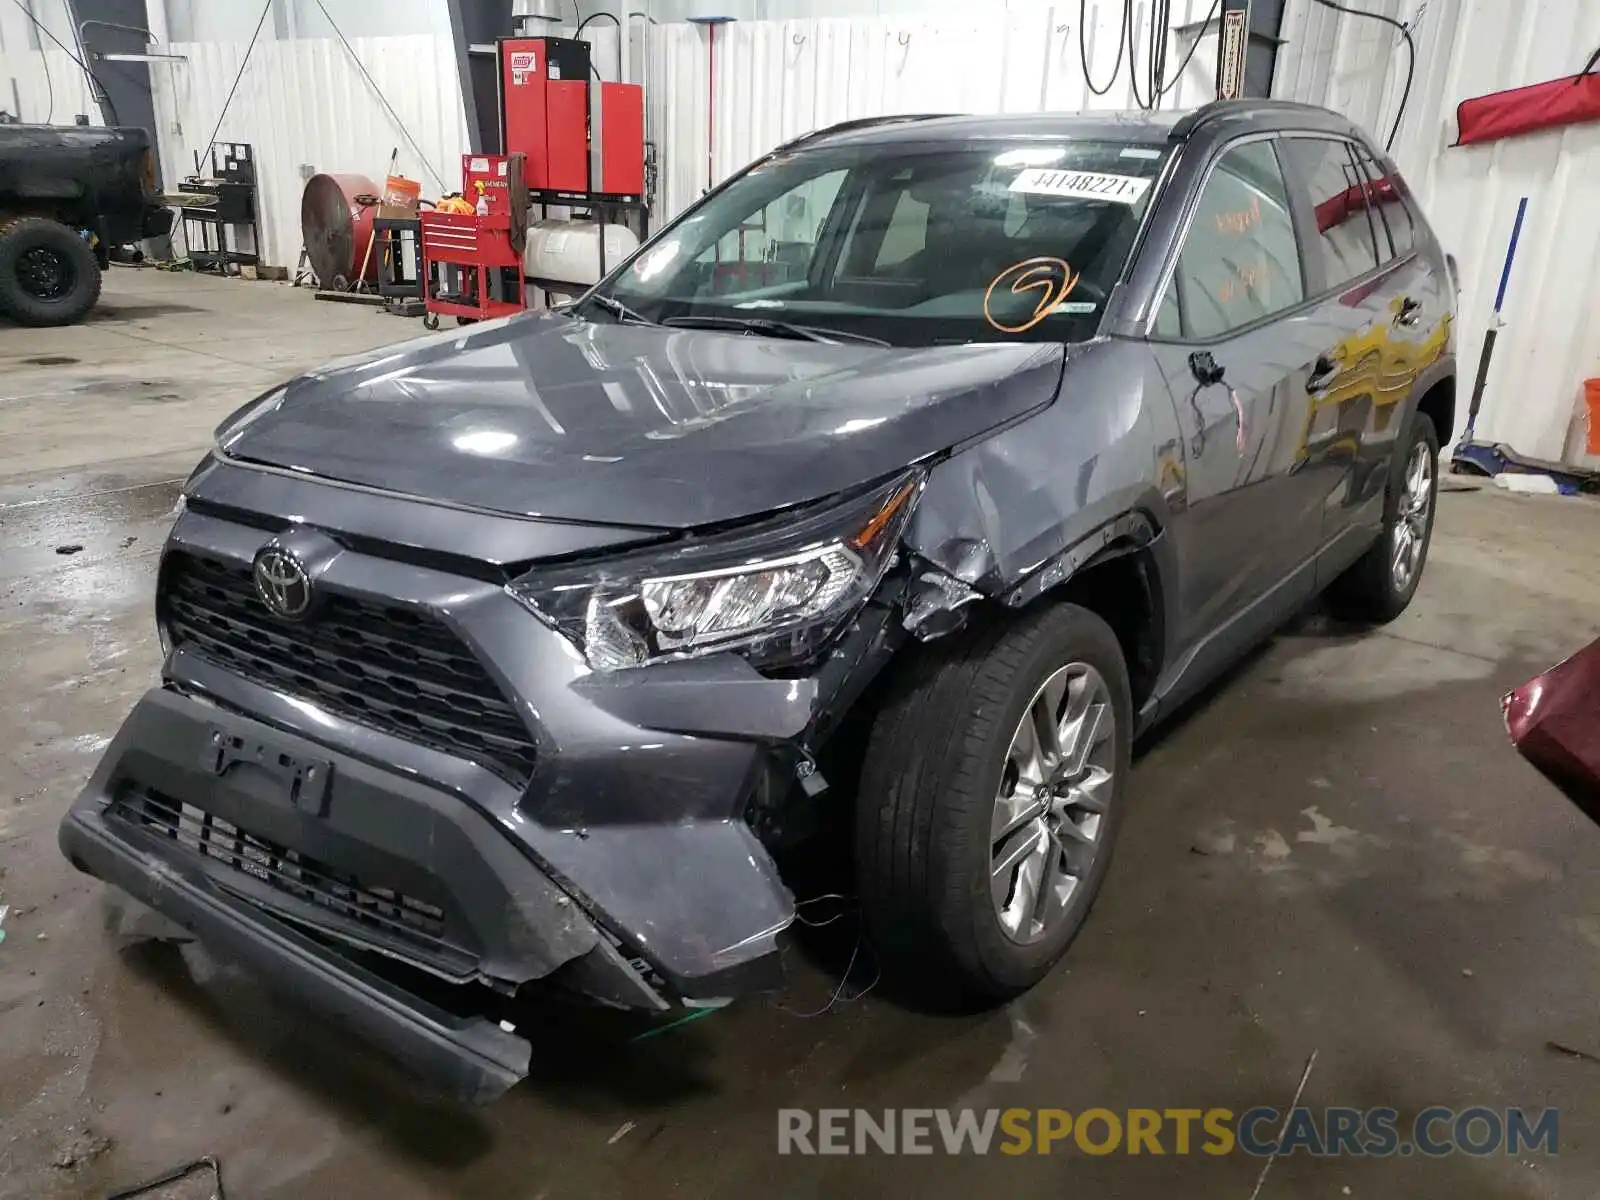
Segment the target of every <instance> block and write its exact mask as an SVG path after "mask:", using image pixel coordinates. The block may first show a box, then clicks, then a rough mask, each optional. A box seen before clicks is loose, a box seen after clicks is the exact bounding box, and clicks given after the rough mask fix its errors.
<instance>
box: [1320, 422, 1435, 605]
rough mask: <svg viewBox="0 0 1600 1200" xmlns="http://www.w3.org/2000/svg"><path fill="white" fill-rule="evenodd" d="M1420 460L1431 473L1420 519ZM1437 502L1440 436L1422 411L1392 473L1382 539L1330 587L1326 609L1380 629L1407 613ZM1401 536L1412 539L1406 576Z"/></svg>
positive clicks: (1424, 561) (1423, 563)
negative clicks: (1399, 563) (1415, 492)
mask: <svg viewBox="0 0 1600 1200" xmlns="http://www.w3.org/2000/svg"><path fill="white" fill-rule="evenodd" d="M1419 459H1420V460H1421V461H1422V462H1423V463H1425V465H1426V475H1427V479H1426V486H1425V487H1424V488H1423V489H1421V490H1422V491H1423V493H1424V499H1423V506H1422V509H1421V511H1420V518H1419V515H1418V510H1417V508H1416V501H1415V499H1414V498H1413V497H1412V495H1411V489H1410V486H1409V485H1410V483H1411V482H1412V481H1413V480H1414V478H1415V475H1414V472H1415V470H1416V464H1417V462H1418V460H1419ZM1438 500H1439V435H1438V434H1437V433H1435V432H1434V428H1433V421H1432V420H1431V419H1430V418H1429V417H1428V416H1427V415H1426V414H1424V413H1420V412H1419V413H1415V414H1413V415H1412V418H1411V425H1410V428H1409V429H1408V431H1407V437H1406V438H1405V441H1404V443H1403V448H1402V449H1401V450H1400V452H1399V453H1398V454H1397V455H1396V456H1395V459H1394V462H1393V465H1392V468H1391V470H1390V473H1389V484H1388V488H1387V490H1386V491H1385V493H1384V500H1383V533H1382V535H1381V536H1380V537H1379V538H1378V540H1377V541H1376V542H1374V543H1373V544H1372V547H1371V548H1370V549H1369V550H1368V551H1367V552H1366V553H1365V554H1363V555H1362V556H1361V557H1360V558H1359V559H1357V560H1356V561H1355V563H1354V564H1352V565H1351V567H1350V568H1349V569H1348V570H1346V571H1345V573H1344V574H1343V575H1341V576H1339V578H1338V579H1336V580H1334V581H1333V584H1332V585H1331V586H1330V587H1329V588H1328V607H1329V608H1330V609H1331V610H1332V611H1333V613H1334V615H1335V616H1338V617H1341V618H1343V619H1344V620H1347V621H1358V622H1361V623H1364V624H1372V625H1381V624H1383V623H1384V622H1386V621H1392V620H1394V619H1395V618H1396V617H1398V616H1399V615H1400V614H1401V613H1403V612H1404V611H1405V610H1406V606H1407V605H1409V604H1410V603H1411V598H1412V597H1413V596H1415V595H1416V594H1417V584H1418V583H1420V582H1421V580H1422V572H1423V568H1424V567H1426V566H1427V562H1428V546H1429V543H1431V542H1432V540H1433V521H1434V516H1435V514H1436V512H1437V510H1438ZM1402 507H1404V511H1402ZM1419 521H1420V526H1419ZM1401 538H1407V539H1409V540H1408V541H1407V546H1408V547H1411V548H1413V549H1412V553H1411V555H1410V556H1408V557H1410V560H1411V567H1410V569H1409V571H1407V572H1405V574H1404V577H1403V578H1402V577H1401V575H1400V573H1399V571H1398V569H1397V568H1396V566H1395V561H1396V557H1397V555H1398V553H1399V541H1400V539H1401Z"/></svg>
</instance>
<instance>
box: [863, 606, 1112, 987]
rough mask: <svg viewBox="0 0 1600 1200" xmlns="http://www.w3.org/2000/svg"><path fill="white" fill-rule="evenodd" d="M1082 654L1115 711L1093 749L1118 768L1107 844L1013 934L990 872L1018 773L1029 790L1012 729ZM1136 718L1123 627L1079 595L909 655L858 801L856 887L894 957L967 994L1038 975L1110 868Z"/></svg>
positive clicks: (1106, 794)
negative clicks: (1046, 911) (1028, 926)
mask: <svg viewBox="0 0 1600 1200" xmlns="http://www.w3.org/2000/svg"><path fill="white" fill-rule="evenodd" d="M1072 664H1076V665H1077V666H1078V667H1083V668H1087V669H1089V670H1090V671H1092V673H1093V676H1094V677H1097V678H1098V680H1099V681H1100V683H1101V684H1103V685H1104V686H1103V690H1102V691H1101V692H1100V693H1099V694H1100V696H1101V698H1102V700H1103V701H1104V703H1103V704H1102V705H1101V706H1100V708H1101V712H1102V719H1107V718H1109V719H1110V720H1111V728H1110V730H1109V732H1108V733H1106V734H1105V735H1104V736H1103V737H1101V738H1100V739H1098V740H1097V745H1096V747H1095V749H1094V755H1093V757H1094V758H1095V760H1096V761H1097V762H1101V763H1103V767H1096V768H1095V769H1096V770H1101V769H1108V770H1109V780H1108V781H1107V780H1101V781H1100V783H1099V784H1098V785H1097V787H1096V794H1097V795H1098V796H1099V803H1100V804H1101V806H1102V807H1103V809H1104V811H1103V812H1101V813H1099V814H1098V815H1099V820H1098V822H1097V825H1098V828H1097V829H1096V831H1095V847H1096V849H1095V851H1094V853H1093V854H1092V856H1091V857H1090V858H1089V859H1088V861H1087V862H1086V863H1080V874H1079V876H1078V878H1077V880H1076V883H1075V884H1074V885H1073V887H1072V892H1071V896H1070V899H1069V900H1068V901H1067V903H1066V904H1065V905H1064V906H1062V907H1061V908H1060V909H1059V911H1058V912H1057V913H1056V914H1055V916H1054V918H1053V923H1046V924H1045V925H1044V927H1043V929H1042V930H1029V931H1022V930H1011V931H1008V929H1007V928H1006V926H1005V924H1004V923H1003V922H1004V921H1005V920H1006V917H1005V916H1004V915H1003V914H1002V912H1001V903H1000V901H999V900H997V898H996V896H995V894H994V892H993V891H992V890H991V887H990V882H989V881H990V874H991V865H992V862H993V861H994V854H995V848H996V845H997V844H998V845H1000V846H1006V847H1009V846H1010V845H1012V844H1013V839H1008V838H1002V839H1000V840H999V842H998V843H997V842H996V841H995V839H994V836H993V835H994V826H993V824H992V822H993V821H994V820H995V817H996V812H997V804H998V798H999V797H1000V796H1001V795H1002V793H1003V791H1004V790H1005V789H1006V787H1007V784H1008V781H1009V782H1010V783H1011V786H1012V789H1013V799H1014V800H1015V799H1016V797H1017V796H1020V795H1021V794H1022V787H1021V783H1020V782H1019V781H1017V780H1016V778H1015V767H1014V760H1013V756H1012V751H1013V749H1014V747H1013V734H1014V733H1018V731H1019V729H1020V723H1021V721H1022V718H1023V715H1024V714H1025V713H1028V712H1029V711H1030V709H1031V708H1033V702H1034V700H1035V697H1036V693H1039V691H1040V689H1041V687H1042V686H1043V685H1044V684H1046V682H1047V681H1050V680H1051V679H1052V677H1053V676H1054V675H1056V673H1057V672H1059V671H1061V670H1063V669H1064V668H1069V666H1070V665H1072ZM1072 678H1078V677H1076V676H1074V677H1072ZM1081 678H1082V679H1083V680H1084V687H1083V688H1082V689H1077V688H1076V686H1075V685H1074V686H1071V687H1069V688H1068V690H1067V697H1068V698H1069V699H1071V698H1073V697H1077V698H1078V699H1079V700H1081V698H1082V697H1083V696H1084V695H1087V694H1088V691H1089V689H1090V688H1091V686H1092V684H1093V680H1092V679H1091V677H1090V675H1088V674H1085V675H1083V676H1082V677H1081ZM1132 727H1133V705H1132V700H1131V693H1130V689H1129V686H1128V671H1127V666H1126V664H1125V663H1124V661H1123V656H1122V649H1121V647H1120V646H1119V644H1118V642H1117V639H1116V635H1115V634H1113V633H1112V632H1111V629H1110V627H1109V626H1108V625H1107V624H1106V623H1105V622H1104V621H1103V620H1101V619H1100V618H1099V617H1098V616H1096V615H1095V614H1094V613H1092V612H1090V611H1089V610H1087V609H1084V608H1079V607H1077V606H1076V605H1068V604H1061V605H1055V606H1051V607H1048V608H1043V609H1040V610H1039V611H1037V612H1035V613H1033V614H1031V615H1029V616H1027V617H1025V618H1023V619H1022V620H1020V621H1018V622H1015V623H1012V624H1009V625H1005V626H997V627H992V628H988V629H985V630H982V631H978V632H975V633H974V634H973V635H971V636H969V637H967V638H966V639H965V640H964V641H963V642H961V643H958V644H956V645H953V646H952V647H950V648H949V649H948V650H947V652H946V653H944V654H942V655H937V656H936V655H933V654H926V655H923V656H921V657H919V658H917V659H914V660H912V662H911V663H910V664H909V665H908V667H907V669H906V670H905V671H904V673H903V674H902V675H901V676H899V677H898V678H897V679H895V680H894V681H893V682H892V684H891V686H890V689H889V692H888V695H887V697H886V699H885V701H884V702H883V705H882V707H881V708H880V709H879V711H878V715H877V717H876V719H875V720H874V723H873V728H872V733H871V736H870V737H869V739H868V748H867V754H866V762H865V766H864V768H863V771H862V777H861V786H860V793H859V796H858V799H857V807H856V879H857V889H858V892H859V894H860V897H861V906H862V911H863V914H864V916H865V919H866V922H867V927H868V929H869V931H870V932H871V934H872V937H873V940H874V943H875V944H876V946H877V947H878V949H879V951H880V952H881V953H882V955H883V957H884V958H885V960H886V961H887V962H888V964H889V965H890V966H891V967H896V968H899V969H900V970H901V971H902V972H903V973H905V974H908V975H912V976H915V977H918V978H919V979H920V980H921V981H923V982H925V983H927V984H929V985H931V986H932V987H933V988H934V990H935V992H936V993H937V994H938V995H939V997H940V998H941V999H948V1000H955V1001H960V1002H965V1001H970V1000H978V1001H980V1002H985V1003H991V1002H995V1001H1000V1000H1004V999H1007V998H1009V997H1011V996H1015V995H1017V994H1018V993H1020V992H1023V991H1026V990H1027V989H1028V988H1029V987H1031V986H1033V985H1034V984H1035V983H1037V982H1038V981H1039V980H1040V979H1042V978H1043V977H1044V976H1045V974H1046V973H1047V972H1048V971H1049V970H1050V968H1051V967H1052V966H1054V965H1055V963H1056V962H1057V960H1059V959H1060V958H1061V956H1062V955H1063V954H1064V953H1065V952H1066V950H1067V947H1068V946H1069V945H1070V944H1071V942H1072V939H1073V937H1074V936H1075V935H1076V934H1077V932H1078V930H1079V928H1081V927H1082V925H1083V922H1084V919H1085V918H1086V917H1087V916H1088V914H1089V909H1090V907H1091V906H1092V905H1093V903H1094V900H1095V897H1096V895H1097V894H1098V893H1099V890H1100V886H1101V884H1102V883H1103V882H1104V880H1105V875H1106V871H1107V869H1108V868H1109V866H1110V862H1111V849H1112V846H1113V845H1114V843H1115V840H1116V834H1117V830H1118V829H1119V828H1120V827H1121V824H1122V811H1123V807H1124V804H1123V796H1124V792H1125V789H1126V784H1127V777H1128V769H1129V759H1130V753H1131V741H1132V739H1131V733H1132ZM1045 819H1047V820H1051V819H1054V817H1047V818H1045ZM1031 828H1032V825H1031V824H1030V825H1028V826H1024V827H1023V828H1022V829H1021V830H1019V833H1021V832H1027V831H1028V830H1030V829H1031ZM1051 853H1052V854H1053V851H1052V852H1051ZM1041 861H1042V860H1041ZM1009 894H1010V895H1012V896H1014V897H1018V896H1019V893H1018V892H1017V891H1015V890H1014V889H1013V890H1011V891H1010V892H1009ZM1014 906H1015V905H1014V904H1013V907H1014ZM1029 935H1031V939H1032V940H1027V939H1028V936H1029Z"/></svg>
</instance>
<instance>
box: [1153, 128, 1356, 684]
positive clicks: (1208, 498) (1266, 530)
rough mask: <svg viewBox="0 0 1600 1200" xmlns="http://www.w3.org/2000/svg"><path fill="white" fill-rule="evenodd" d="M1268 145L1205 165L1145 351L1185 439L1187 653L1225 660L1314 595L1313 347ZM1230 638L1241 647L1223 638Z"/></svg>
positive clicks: (1237, 147) (1283, 191)
mask: <svg viewBox="0 0 1600 1200" xmlns="http://www.w3.org/2000/svg"><path fill="white" fill-rule="evenodd" d="M1305 296H1306V282H1305V277H1304V272H1303V269H1302V264H1301V257H1300V252H1299V248H1298V245H1297V243H1296V240H1295V228H1294V220H1293V217H1292V216H1291V205H1290V200H1289V191H1288V188H1287V186H1286V184H1285V181H1284V175H1283V170H1282V167H1281V165H1280V163H1279V160H1278V156H1277V153H1276V151H1275V149H1274V141H1273V140H1272V139H1254V140H1247V141H1243V142H1239V143H1235V144H1233V145H1232V146H1230V147H1228V148H1227V149H1225V150H1224V152H1223V153H1222V154H1221V155H1220V156H1219V157H1218V158H1217V159H1216V161H1215V162H1214V163H1213V164H1212V166H1211V168H1210V170H1209V173H1208V175H1207V177H1206V180H1205V182H1204V183H1203V184H1202V190H1201V193H1200V195H1199V197H1198V201H1197V206H1196V209H1195V213H1194V217H1193V219H1192V221H1191V223H1190V225H1189V229H1188V233H1187V235H1186V236H1185V238H1184V242H1183V246H1182V249H1181V250H1180V252H1179V255H1178V258H1177V262H1176V263H1175V265H1174V269H1173V272H1172V279H1171V282H1170V284H1169V285H1168V287H1167V290H1166V293H1165V295H1164V297H1163V300H1162V305H1161V308H1160V309H1159V315H1158V318H1157V323H1156V329H1155V331H1154V334H1153V336H1152V338H1151V352H1152V353H1153V355H1154V356H1155V360H1156V365H1157V368H1158V370H1159V372H1160V373H1161V375H1162V376H1163V378H1164V379H1165V380H1166V384H1167V387H1168V389H1169V391H1170V392H1171V395H1172V401H1173V404H1174V406H1175V408H1176V411H1177V416H1178V421H1179V424H1180V426H1181V428H1182V430H1183V448H1182V449H1183V463H1184V480H1185V484H1184V488H1183V508H1182V511H1181V512H1180V513H1178V514H1177V515H1176V516H1175V518H1174V523H1175V525H1177V526H1179V528H1176V529H1175V531H1174V532H1175V534H1176V537H1175V538H1174V541H1175V543H1176V545H1177V547H1178V554H1179V571H1180V587H1181V589H1182V597H1181V601H1180V606H1181V612H1182V622H1183V628H1182V631H1181V637H1182V644H1183V645H1184V647H1185V649H1186V650H1187V651H1189V652H1198V651H1199V650H1200V649H1201V648H1202V647H1203V646H1204V645H1206V644H1208V643H1216V644H1215V648H1214V652H1215V653H1216V655H1217V657H1218V658H1219V659H1220V658H1226V657H1230V656H1231V652H1232V650H1233V649H1236V648H1237V644H1238V643H1239V642H1242V641H1248V640H1253V639H1254V638H1256V637H1258V636H1260V633H1261V632H1262V631H1263V628H1264V627H1265V626H1269V625H1270V624H1272V623H1273V622H1275V621H1276V620H1277V619H1278V618H1279V617H1280V616H1281V615H1282V613H1283V611H1285V610H1286V609H1287V608H1288V607H1291V606H1292V605H1294V604H1296V603H1298V602H1299V601H1300V600H1301V599H1303V598H1304V597H1305V596H1306V595H1309V593H1310V589H1311V586H1312V570H1311V567H1310V564H1311V563H1312V562H1313V561H1314V556H1315V553H1316V549H1317V544H1318V542H1319V540H1320V530H1321V511H1320V504H1321V497H1320V496H1319V494H1318V491H1319V487H1325V486H1326V482H1325V481H1322V482H1320V483H1319V481H1317V480H1314V479H1311V478H1309V477H1308V476H1307V474H1306V473H1305V472H1304V470H1303V468H1304V465H1305V458H1304V450H1303V432H1304V429H1305V426H1306V414H1307V411H1308V409H1309V397H1308V394H1307V392H1306V379H1307V376H1308V375H1309V373H1310V371H1311V370H1312V366H1313V364H1314V362H1315V360H1316V358H1317V355H1318V353H1319V350H1320V347H1319V345H1318V334H1317V332H1316V331H1315V329H1314V328H1313V327H1312V322H1310V321H1309V320H1308V319H1307V316H1306V312H1305V309H1304V306H1303V302H1304V300H1305ZM1224 630H1227V631H1231V632H1233V633H1234V634H1236V637H1232V636H1231V637H1226V638H1222V639H1220V642H1219V640H1218V635H1219V634H1221V633H1222V632H1223V631H1224Z"/></svg>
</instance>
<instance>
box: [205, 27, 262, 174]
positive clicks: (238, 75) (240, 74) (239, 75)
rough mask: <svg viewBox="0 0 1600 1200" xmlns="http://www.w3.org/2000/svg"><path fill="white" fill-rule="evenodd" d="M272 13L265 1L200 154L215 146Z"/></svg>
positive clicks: (209, 150) (208, 151)
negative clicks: (253, 52)
mask: <svg viewBox="0 0 1600 1200" xmlns="http://www.w3.org/2000/svg"><path fill="white" fill-rule="evenodd" d="M271 11H272V0H267V2H266V3H265V4H263V5H262V6H261V19H260V20H258V21H257V22H256V31H255V32H254V33H252V34H251V35H250V44H249V45H248V46H246V47H245V48H244V57H243V58H241V59H240V60H239V70H238V71H237V72H235V74H234V76H233V86H232V87H230V88H229V89H228V98H227V99H226V100H224V101H223V102H222V111H221V112H219V113H218V114H217V123H216V124H215V125H213V126H212V127H211V136H210V137H208V138H207V139H206V145H205V149H203V150H202V151H200V153H201V154H210V153H211V147H213V146H215V145H216V144H217V133H218V131H220V130H221V129H222V122H223V119H224V118H225V117H227V115H228V107H229V105H231V104H232V103H233V94H234V93H235V92H237V91H238V90H239V81H240V80H241V79H243V78H244V69H245V68H246V67H248V66H249V65H250V54H251V52H252V51H253V50H254V49H255V48H256V39H257V38H259V37H260V36H261V27H262V26H263V25H265V24H266V23H267V14H268V13H269V12H271ZM201 169H202V168H201V166H200V162H199V159H198V158H197V159H196V160H195V170H196V171H199V170H201Z"/></svg>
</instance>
